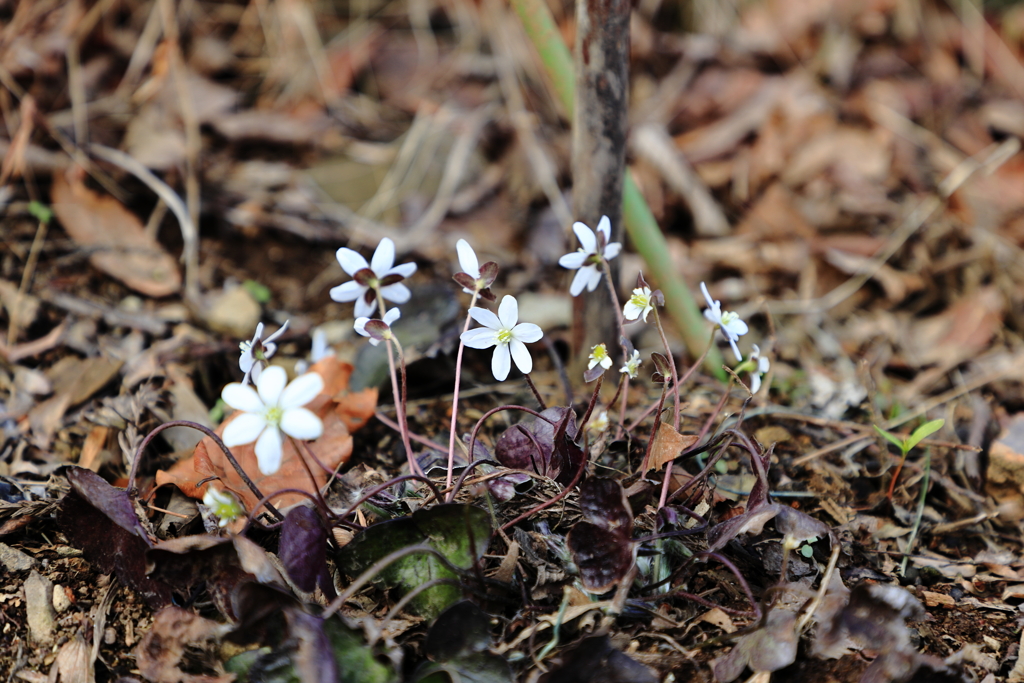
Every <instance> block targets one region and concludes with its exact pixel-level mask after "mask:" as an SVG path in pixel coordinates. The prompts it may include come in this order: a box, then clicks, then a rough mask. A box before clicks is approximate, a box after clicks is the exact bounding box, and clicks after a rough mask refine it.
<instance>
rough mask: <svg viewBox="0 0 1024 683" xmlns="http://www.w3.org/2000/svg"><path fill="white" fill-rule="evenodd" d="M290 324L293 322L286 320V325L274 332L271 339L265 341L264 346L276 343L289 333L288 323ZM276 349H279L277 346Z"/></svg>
mask: <svg viewBox="0 0 1024 683" xmlns="http://www.w3.org/2000/svg"><path fill="white" fill-rule="evenodd" d="M290 322H291V320H285V321H284V325H281V327H279V328H277V330H276V331H275V332H274V334H272V335H270V336H269V337H267V338H266V339H264V340H263V345H264V346H266V345H267V344H270V342H272V341H274V340H275V339H277V338H278V337H280V336H281V335H282V334H284V333H285V332H287V331H288V323H290ZM274 348H277V347H276V346H275V347H274Z"/></svg>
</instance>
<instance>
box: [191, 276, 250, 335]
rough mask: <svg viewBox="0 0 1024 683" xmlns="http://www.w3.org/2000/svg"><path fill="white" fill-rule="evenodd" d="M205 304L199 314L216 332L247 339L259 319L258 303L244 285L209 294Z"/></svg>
mask: <svg viewBox="0 0 1024 683" xmlns="http://www.w3.org/2000/svg"><path fill="white" fill-rule="evenodd" d="M207 304H208V307H207V308H206V309H205V310H204V311H202V312H201V315H202V317H203V318H204V319H205V321H206V324H207V325H209V326H210V329H212V330H214V331H216V332H223V333H225V334H228V335H231V336H232V337H236V338H238V339H247V338H250V337H251V336H252V331H253V330H254V329H256V323H258V322H259V321H260V313H261V309H260V305H259V303H257V302H256V300H255V299H253V298H252V295H251V294H249V292H247V291H246V290H245V288H244V287H235V288H234V289H226V290H224V291H223V292H220V293H216V294H211V295H210V297H209V300H208V302H207Z"/></svg>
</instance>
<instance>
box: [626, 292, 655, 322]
mask: <svg viewBox="0 0 1024 683" xmlns="http://www.w3.org/2000/svg"><path fill="white" fill-rule="evenodd" d="M651 298H652V295H651V288H650V287H637V288H636V289H634V290H633V295H632V296H630V297H629V301H627V302H626V305H625V306H623V307H622V317H623V318H625V319H626V320H636V319H637V318H639V317H640V316H641V315H642V316H643V317H644V322H647V314H648V313H650V312H651V311H653V310H654V304H653V303H652V302H651Z"/></svg>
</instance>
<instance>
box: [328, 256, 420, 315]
mask: <svg viewBox="0 0 1024 683" xmlns="http://www.w3.org/2000/svg"><path fill="white" fill-rule="evenodd" d="M337 257H338V263H340V264H341V267H342V268H344V269H345V272H346V273H348V274H349V275H351V276H352V280H350V281H349V282H345V283H342V284H340V285H338V286H337V287H334V288H332V289H331V298H332V299H334V300H335V301H355V302H356V306H355V314H356V317H357V318H362V317H365V316H370V315H373V312H374V311H375V310H376V309H375V307H374V305H373V302H374V300H375V299H376V298H377V291H376V288H377V287H379V288H380V295H381V296H382V297H383V298H384V299H386V300H387V301H394V302H395V303H396V304H404V303H405V302H406V301H408V300H409V288H408V287H406V286H405V285H403V284H402V282H401V281H402V280H404V279H405V278H407V277H409V276H410V275H412V274H413V273H415V272H416V264H415V263H403V264H402V265H400V266H396V265H395V243H394V242H392V241H391V239H390V238H388V237H385V238H384V239H382V240H381V241H380V244H378V245H377V250H376V251H374V252H373V258H372V259H370V263H367V262H366V259H364V258H363V257H362V256H361V255H360V254H359V253H358V252H356V251H353V250H351V249H347V248H345V247H342V248H341V249H339V250H338V253H337Z"/></svg>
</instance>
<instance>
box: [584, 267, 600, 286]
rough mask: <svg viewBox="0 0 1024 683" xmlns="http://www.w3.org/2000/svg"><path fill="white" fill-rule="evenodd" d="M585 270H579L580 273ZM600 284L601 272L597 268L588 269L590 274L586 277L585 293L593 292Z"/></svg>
mask: <svg viewBox="0 0 1024 683" xmlns="http://www.w3.org/2000/svg"><path fill="white" fill-rule="evenodd" d="M585 270H587V268H580V272H581V273H582V272H583V271H585ZM600 282H601V271H600V269H598V267H597V266H594V267H593V268H591V269H590V274H589V275H588V276H587V291H588V292H593V291H594V290H595V289H597V285H598V284H600Z"/></svg>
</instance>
